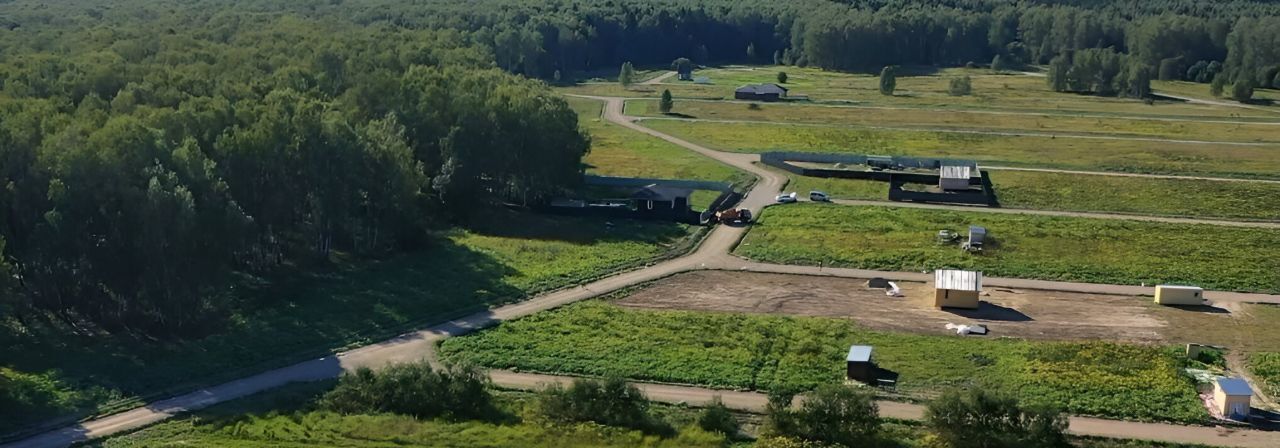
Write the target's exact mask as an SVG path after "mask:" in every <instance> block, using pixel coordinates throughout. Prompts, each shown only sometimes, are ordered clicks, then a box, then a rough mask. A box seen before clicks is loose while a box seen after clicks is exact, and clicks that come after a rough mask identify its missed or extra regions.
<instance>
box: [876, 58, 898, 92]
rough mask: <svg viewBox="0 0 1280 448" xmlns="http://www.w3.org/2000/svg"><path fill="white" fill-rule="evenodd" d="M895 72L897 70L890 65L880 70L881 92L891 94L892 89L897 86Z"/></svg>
mask: <svg viewBox="0 0 1280 448" xmlns="http://www.w3.org/2000/svg"><path fill="white" fill-rule="evenodd" d="M896 72H897V70H896V69H894V68H893V66H892V65H890V66H886V67H885V68H883V69H881V70H880V93H881V94H883V95H889V96H893V91H894V90H896V89H897V88H898V74H897V73H896Z"/></svg>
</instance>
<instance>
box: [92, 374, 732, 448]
mask: <svg viewBox="0 0 1280 448" xmlns="http://www.w3.org/2000/svg"><path fill="white" fill-rule="evenodd" d="M331 384H333V383H332V382H320V383H312V384H298V385H291V386H286V387H284V388H282V389H279V390H276V391H271V392H267V393H264V394H261V395H255V396H251V397H249V398H246V399H242V400H236V401H233V402H229V403H225V404H221V405H218V406H215V407H212V408H209V409H206V410H203V411H200V412H199V413H197V414H195V415H194V416H184V417H179V418H177V419H174V420H171V421H168V422H164V423H160V424H157V425H154V426H151V427H148V428H145V429H142V430H139V431H136V432H133V433H130V434H127V435H122V436H117V437H113V438H110V439H106V440H104V441H100V442H97V443H94V444H92V445H90V446H94V447H100V448H124V447H130V448H133V447H176V446H199V447H212V446H216V447H226V448H233V447H246V448H247V447H263V446H271V447H285V448H293V447H298V448H301V447H316V446H342V447H352V448H375V447H376V448H388V447H468V448H469V447H487V448H499V447H510V448H524V447H530V448H560V447H573V448H589V447H608V448H614V447H616V448H630V447H641V446H643V447H655V448H659V447H670V448H683V447H694V448H698V447H705V448H713V447H722V446H725V444H724V437H723V436H720V435H718V434H710V433H706V432H703V431H701V430H698V429H694V428H691V427H690V424H691V422H693V421H694V419H696V418H697V410H696V409H690V408H684V407H677V406H666V405H654V406H652V407H651V408H650V410H651V412H652V413H653V414H655V415H657V416H659V417H661V418H663V419H664V420H666V421H668V422H671V423H672V424H673V425H675V426H676V427H677V428H682V429H681V430H680V433H679V434H678V435H676V436H675V437H672V438H667V439H663V438H660V437H658V436H653V435H646V434H643V433H641V432H639V431H633V430H628V429H624V428H616V427H608V426H601V425H595V424H580V425H555V426H553V425H544V424H540V423H537V422H531V421H524V420H523V419H522V418H521V416H520V414H521V413H522V409H523V408H524V406H525V405H526V404H527V403H528V402H529V401H530V400H531V399H532V398H533V395H532V394H529V393H523V392H501V391H496V392H495V393H494V399H495V402H496V404H497V405H498V407H499V408H500V409H502V410H503V411H504V412H505V413H507V414H509V415H510V418H509V419H508V421H500V422H487V421H478V420H472V421H448V420H444V419H425V420H420V419H416V418H413V417H410V416H401V415H394V414H379V415H340V414H335V413H331V412H325V411H317V410H315V409H314V404H313V402H314V400H315V399H316V397H317V396H318V395H319V394H321V393H323V392H324V391H325V390H327V389H328V386H329V385H331Z"/></svg>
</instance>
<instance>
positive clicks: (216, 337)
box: [0, 212, 691, 433]
mask: <svg viewBox="0 0 1280 448" xmlns="http://www.w3.org/2000/svg"><path fill="white" fill-rule="evenodd" d="M499 213H500V214H498V215H494V216H491V217H489V218H487V219H484V220H483V221H484V222H487V223H488V224H482V225H475V226H472V227H471V228H470V229H465V230H464V229H457V230H454V231H451V232H448V233H446V234H444V235H441V236H440V237H439V238H435V239H432V240H431V241H432V244H430V245H429V246H428V247H425V248H423V249H422V250H421V251H420V252H417V253H412V254H407V255H403V256H398V257H395V258H391V259H386V260H368V261H355V262H347V263H342V264H340V265H338V266H334V267H333V268H331V269H327V270H326V269H316V270H315V271H314V273H308V274H301V273H300V274H297V275H294V276H286V275H282V276H279V277H277V278H272V279H253V280H245V281H244V282H242V283H241V284H240V285H239V287H238V288H236V289H235V290H233V291H231V292H229V294H235V295H244V296H250V295H252V296H261V297H262V298H260V299H254V300H246V301H244V303H250V304H262V305H260V306H256V307H252V308H241V309H237V310H235V314H233V315H231V316H223V317H220V316H210V320H211V321H215V322H218V321H220V318H225V322H224V324H223V326H220V327H217V329H216V330H212V333H211V334H209V335H208V336H206V337H204V338H200V339H190V340H183V341H181V342H157V341H152V340H137V339H133V338H130V337H127V336H120V337H103V336H95V337H92V338H90V337H84V336H75V335H73V334H72V333H71V332H68V331H65V330H64V329H61V328H46V327H45V326H42V325H39V324H38V323H36V322H28V324H30V325H29V326H27V325H23V324H20V323H18V322H15V321H11V320H0V325H5V326H8V327H10V328H7V329H6V331H3V332H0V346H3V347H5V350H3V352H0V366H4V368H2V369H0V375H3V378H0V379H3V380H6V381H9V385H10V386H11V387H13V388H14V389H13V390H21V391H24V392H23V394H22V395H21V396H20V398H21V399H22V400H23V401H22V402H20V403H18V404H12V405H10V404H6V405H5V406H4V408H3V409H0V414H2V415H4V418H0V433H5V432H9V431H13V430H16V429H17V428H20V427H22V426H23V425H27V424H31V423H34V422H37V421H39V420H41V419H46V418H51V417H54V416H59V415H67V414H74V413H80V412H92V411H95V410H109V409H120V408H123V407H128V406H132V405H136V404H138V401H137V399H138V397H140V396H147V395H150V394H164V393H167V391H170V390H176V389H183V388H190V387H192V386H194V385H196V384H199V383H208V382H215V381H219V380H228V379H231V378H234V377H237V376H241V375H245V374H248V373H254V372H256V371H259V370H263V369H264V368H266V367H270V366H275V365H280V364H281V363H292V362H295V361H298V360H299V357H300V356H302V357H305V356H308V355H309V354H320V353H327V352H329V351H331V350H334V349H337V348H341V347H348V346H351V345H355V344H361V343H367V342H370V341H375V340H378V339H382V338H386V337H390V336H394V335H395V334H398V333H399V332H402V331H405V330H407V329H408V328H412V327H416V326H421V325H424V324H426V323H431V322H437V321H440V320H444V319H447V318H450V317H452V316H455V315H457V314H459V313H464V312H471V311H478V310H481V309H484V308H485V307H488V306H491V305H496V304H502V303H507V302H512V301H515V300H519V299H521V298H523V297H525V296H526V295H528V294H532V293H535V292H538V291H544V290H547V289H551V288H558V287H564V286H569V285H573V284H576V283H578V282H582V281H586V280H589V279H592V278H595V277H598V276H601V275H604V274H608V273H610V272H613V271H616V270H618V269H623V268H626V267H629V266H634V265H637V264H641V263H644V262H646V261H649V260H652V259H654V258H655V257H659V256H661V255H663V254H665V253H668V252H671V251H680V250H683V249H682V248H683V247H687V246H683V244H687V243H688V239H689V236H690V234H691V232H690V229H689V228H687V227H685V226H681V225H677V224H664V223H642V222H633V221H626V220H622V221H617V220H615V221H614V222H613V224H614V225H613V226H609V225H606V223H605V222H603V221H600V220H594V219H579V218H564V217H548V216H542V215H532V214H524V213H509V212H499ZM264 363H273V364H271V365H264ZM170 388H174V389H170Z"/></svg>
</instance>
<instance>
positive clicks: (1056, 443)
mask: <svg viewBox="0 0 1280 448" xmlns="http://www.w3.org/2000/svg"><path fill="white" fill-rule="evenodd" d="M792 401H793V397H792V396H791V395H790V394H771V395H770V397H769V405H768V408H767V410H766V411H767V416H766V418H765V425H764V429H763V433H764V434H763V435H764V438H762V440H761V442H760V443H758V444H757V446H760V447H764V448H784V447H808V446H814V447H817V446H843V447H875V446H898V443H895V441H893V440H890V439H889V438H888V437H887V436H886V434H884V432H883V431H882V429H881V419H880V416H879V409H878V407H877V406H876V403H875V401H874V396H873V395H872V394H871V393H869V392H867V391H865V390H858V389H853V388H850V387H848V386H844V385H838V384H833V385H826V386H822V387H819V388H818V389H817V390H814V391H813V392H812V393H809V394H806V395H805V396H804V398H803V400H802V402H801V404H800V406H799V407H798V408H797V407H792V406H791V404H792ZM925 427H926V428H928V431H929V434H928V435H927V436H926V438H925V440H924V444H923V446H928V447H946V448H1066V447H1069V446H1071V445H1070V444H1069V443H1068V441H1067V437H1066V430H1067V418H1066V416H1064V415H1063V414H1062V413H1060V412H1058V411H1056V410H1053V409H1045V408H1025V407H1022V406H1020V405H1019V404H1018V402H1017V400H1014V399H1012V398H1008V397H1005V396H1003V395H1000V394H997V393H992V392H989V391H986V390H984V389H981V388H973V389H969V390H952V391H948V392H946V393H944V394H943V395H942V396H941V397H939V398H937V399H934V400H933V401H931V402H930V403H929V404H928V407H927V408H926V410H925Z"/></svg>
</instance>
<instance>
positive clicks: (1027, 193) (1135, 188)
mask: <svg viewBox="0 0 1280 448" xmlns="http://www.w3.org/2000/svg"><path fill="white" fill-rule="evenodd" d="M787 174H788V175H789V176H790V179H791V181H790V182H788V183H787V190H788V191H799V192H807V191H810V190H821V191H824V192H826V193H827V194H830V195H831V196H832V197H833V198H837V199H865V200H880V201H883V200H887V198H888V194H889V193H888V191H889V184H888V183H887V182H879V181H873V180H864V179H834V178H821V177H807V176H799V175H795V174H790V173H787ZM990 175H991V182H992V184H993V185H994V186H995V189H996V195H997V197H998V198H999V199H1000V205H1001V206H1002V207H1006V208H1022V209H1033V210H1061V211H1072V212H1100V213H1124V214H1135V215H1157V216H1174V217H1193V218H1217V219H1242V220H1264V221H1275V220H1280V184H1275V183H1266V182H1224V181H1211V180H1180V179H1158V178H1141V177H1120V176H1091V175H1080V174H1061V173H1045V172H1031V171H1005V170H992V171H990Z"/></svg>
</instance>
